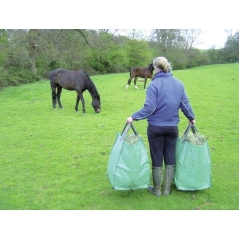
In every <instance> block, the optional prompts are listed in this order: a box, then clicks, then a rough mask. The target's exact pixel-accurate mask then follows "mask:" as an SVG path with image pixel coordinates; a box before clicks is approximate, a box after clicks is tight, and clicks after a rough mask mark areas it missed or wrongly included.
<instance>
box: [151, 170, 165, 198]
mask: <svg viewBox="0 0 239 239" xmlns="http://www.w3.org/2000/svg"><path fill="white" fill-rule="evenodd" d="M152 177H153V184H154V186H153V187H151V186H149V187H148V191H149V192H150V193H152V194H154V195H155V196H157V197H160V196H161V195H162V194H161V182H162V179H161V177H162V167H152Z"/></svg>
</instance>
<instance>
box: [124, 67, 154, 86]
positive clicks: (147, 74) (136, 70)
mask: <svg viewBox="0 0 239 239" xmlns="http://www.w3.org/2000/svg"><path fill="white" fill-rule="evenodd" d="M153 71H154V67H153V64H152V63H151V64H149V66H148V67H139V66H136V67H133V68H132V69H131V70H130V78H129V79H128V83H127V85H126V89H128V87H129V85H130V83H131V81H132V79H133V78H134V87H135V88H136V89H138V87H137V85H136V81H137V79H138V77H140V78H144V89H145V88H146V83H147V79H148V78H150V79H152V77H153Z"/></svg>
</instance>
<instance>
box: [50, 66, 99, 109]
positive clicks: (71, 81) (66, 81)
mask: <svg viewBox="0 0 239 239" xmlns="http://www.w3.org/2000/svg"><path fill="white" fill-rule="evenodd" d="M48 77H49V79H50V84H51V91H52V104H53V108H54V109H55V108H56V103H57V102H58V105H59V107H60V108H63V107H62V104H61V99H60V98H61V92H62V88H64V89H66V90H75V91H76V92H77V98H76V105H75V110H76V112H78V104H79V101H80V100H81V103H82V111H83V113H85V100H84V97H83V92H84V91H85V90H88V91H89V93H90V95H91V97H92V107H93V108H94V110H95V113H100V95H99V94H98V91H97V89H96V87H95V84H94V83H93V81H92V80H91V79H90V77H89V76H88V75H87V74H86V73H85V72H84V71H69V70H64V69H56V70H53V71H51V72H50V73H49V74H48Z"/></svg>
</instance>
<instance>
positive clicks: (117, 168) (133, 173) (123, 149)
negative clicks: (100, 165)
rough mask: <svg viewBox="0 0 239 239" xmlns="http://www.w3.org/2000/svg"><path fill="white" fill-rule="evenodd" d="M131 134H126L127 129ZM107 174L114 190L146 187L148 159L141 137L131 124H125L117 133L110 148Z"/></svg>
mask: <svg viewBox="0 0 239 239" xmlns="http://www.w3.org/2000/svg"><path fill="white" fill-rule="evenodd" d="M130 128H132V129H133V131H134V134H133V135H127V133H128V131H129V129H130ZM107 174H108V177H109V180H110V184H111V186H112V188H113V189H116V190H135V189H142V188H148V186H149V180H150V166H149V159H148V154H147V150H146V147H145V144H144V142H143V139H142V138H141V136H140V135H139V134H138V132H137V131H136V130H135V128H134V126H133V124H126V125H125V127H124V129H123V131H122V133H117V135H116V139H115V142H114V145H113V148H112V150H111V153H110V156H109V161H108V169H107Z"/></svg>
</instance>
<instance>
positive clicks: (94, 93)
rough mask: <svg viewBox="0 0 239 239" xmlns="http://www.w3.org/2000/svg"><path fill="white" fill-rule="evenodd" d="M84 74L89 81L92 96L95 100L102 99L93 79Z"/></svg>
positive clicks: (88, 87) (88, 85)
mask: <svg viewBox="0 0 239 239" xmlns="http://www.w3.org/2000/svg"><path fill="white" fill-rule="evenodd" d="M83 73H84V74H85V75H86V77H87V79H88V81H87V89H88V91H89V92H90V94H91V95H92V96H93V97H94V98H100V95H99V93H98V90H97V88H96V86H95V84H94V82H93V81H92V80H91V78H90V77H89V75H88V74H87V73H86V72H84V71H83Z"/></svg>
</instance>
